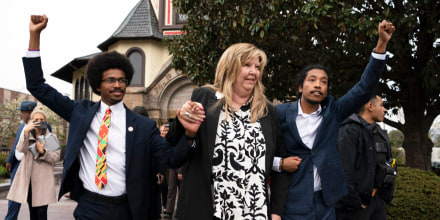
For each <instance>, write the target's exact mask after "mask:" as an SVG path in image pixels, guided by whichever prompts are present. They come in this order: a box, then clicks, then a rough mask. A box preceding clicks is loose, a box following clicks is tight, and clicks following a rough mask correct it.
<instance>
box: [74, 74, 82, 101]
mask: <svg viewBox="0 0 440 220" xmlns="http://www.w3.org/2000/svg"><path fill="white" fill-rule="evenodd" d="M80 99H81V97H80V96H79V80H78V79H77V80H76V81H75V100H76V101H79V100H80Z"/></svg>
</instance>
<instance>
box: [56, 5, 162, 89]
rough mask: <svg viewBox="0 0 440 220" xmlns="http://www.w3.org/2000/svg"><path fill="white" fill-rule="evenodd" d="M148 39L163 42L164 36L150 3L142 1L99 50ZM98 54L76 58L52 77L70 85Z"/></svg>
mask: <svg viewBox="0 0 440 220" xmlns="http://www.w3.org/2000/svg"><path fill="white" fill-rule="evenodd" d="M148 38H151V39H157V40H162V38H163V35H162V33H160V32H159V25H158V22H157V19H156V16H155V15H154V11H153V7H152V6H151V3H150V1H148V0H141V1H139V2H138V3H137V4H136V6H135V7H134V8H133V9H132V10H131V11H130V13H129V14H128V16H127V17H126V18H125V19H124V21H123V22H122V24H121V25H120V26H119V28H118V29H117V30H116V31H115V32H114V33H113V34H112V36H111V37H110V38H109V39H107V40H106V41H104V42H103V43H101V44H100V45H99V46H98V48H99V49H100V50H102V51H107V50H108V46H110V45H111V44H113V43H115V42H116V41H118V40H132V39H148ZM96 54H98V53H95V54H91V55H87V56H83V57H78V58H75V59H73V60H72V61H70V62H69V63H68V64H66V65H65V66H63V67H62V68H61V69H59V70H57V71H56V72H54V73H52V74H51V75H52V76H54V77H56V78H59V79H62V80H64V81H66V82H68V83H72V76H73V72H74V71H75V70H77V69H79V68H81V67H83V66H84V65H86V64H87V62H88V61H89V60H90V59H91V58H92V57H93V56H94V55H96Z"/></svg>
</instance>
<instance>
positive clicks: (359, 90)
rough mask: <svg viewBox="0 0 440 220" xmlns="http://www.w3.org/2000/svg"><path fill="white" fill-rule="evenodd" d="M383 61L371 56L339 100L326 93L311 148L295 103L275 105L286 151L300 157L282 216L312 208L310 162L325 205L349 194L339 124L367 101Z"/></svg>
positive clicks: (377, 79)
mask: <svg viewBox="0 0 440 220" xmlns="http://www.w3.org/2000/svg"><path fill="white" fill-rule="evenodd" d="M385 64H386V60H378V59H375V58H373V57H371V58H370V62H369V63H368V65H367V67H366V68H365V70H364V73H363V74H362V76H361V79H360V81H359V82H358V83H357V84H356V85H354V87H353V88H352V89H350V91H348V93H347V94H345V95H344V96H343V97H341V98H340V99H339V100H335V99H334V97H333V96H327V97H326V98H325V99H324V101H323V102H321V107H322V112H321V115H322V117H323V118H322V122H321V124H320V125H319V127H318V133H317V135H316V139H315V142H314V144H313V149H312V150H310V149H309V148H308V147H307V146H306V145H305V144H304V143H303V142H302V140H301V138H300V136H299V132H298V128H297V127H296V117H297V115H298V102H294V103H284V104H280V105H277V106H276V108H277V111H278V117H279V121H280V125H281V131H282V133H283V137H284V140H285V144H286V148H287V152H288V154H289V155H291V156H299V157H300V158H302V161H301V164H300V166H299V167H298V170H296V171H295V172H294V173H293V174H292V176H291V181H290V186H289V191H288V195H287V200H286V204H285V207H284V214H283V219H291V217H290V215H294V214H304V213H308V212H310V211H311V210H312V207H313V194H314V188H313V182H314V176H313V165H315V166H316V167H317V169H318V172H319V175H320V177H321V186H322V195H323V197H324V202H325V204H326V205H327V206H333V205H334V204H335V203H336V202H337V201H338V200H339V199H340V198H342V197H343V196H344V195H345V194H347V193H348V190H347V184H346V179H345V176H344V170H343V168H342V163H341V160H340V157H339V152H338V146H337V137H338V130H339V124H340V122H342V121H343V120H344V119H345V118H346V117H348V116H349V115H351V114H353V113H354V112H356V111H357V110H358V109H359V108H360V107H361V106H362V105H364V104H365V103H367V102H368V100H369V99H370V98H371V96H372V95H373V94H374V92H375V91H376V87H377V85H378V82H379V79H380V77H381V75H382V72H383V70H384V68H385Z"/></svg>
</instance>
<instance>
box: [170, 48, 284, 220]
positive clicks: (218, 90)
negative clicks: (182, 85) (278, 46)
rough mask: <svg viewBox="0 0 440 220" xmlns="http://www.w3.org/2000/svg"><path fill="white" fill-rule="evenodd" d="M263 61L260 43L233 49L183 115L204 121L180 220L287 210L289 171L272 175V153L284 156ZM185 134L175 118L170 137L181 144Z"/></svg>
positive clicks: (181, 202) (184, 184)
mask: <svg viewBox="0 0 440 220" xmlns="http://www.w3.org/2000/svg"><path fill="white" fill-rule="evenodd" d="M266 63H267V57H266V53H265V52H264V51H262V50H261V49H259V48H257V47H256V46H254V45H252V44H249V43H237V44H234V45H231V46H230V47H229V48H227V49H226V50H225V51H224V53H223V55H222V56H221V58H220V60H219V62H218V64H217V70H216V73H215V80H214V84H213V85H208V86H204V87H202V88H196V89H195V90H194V91H193V93H192V96H191V101H188V102H187V103H185V104H184V105H183V107H182V109H181V110H180V112H178V116H180V118H182V119H183V120H185V121H188V122H192V123H194V124H200V123H201V127H200V129H199V130H198V133H197V136H195V137H194V136H193V137H192V138H195V139H196V142H197V145H198V147H197V148H196V150H195V151H194V152H193V153H192V155H191V157H190V158H189V160H188V161H187V162H186V164H185V166H184V169H183V173H184V175H185V177H184V178H183V180H182V184H181V189H182V190H181V191H180V193H179V197H178V201H177V202H178V204H177V210H176V214H175V216H176V218H178V219H179V220H197V219H200V220H206V219H269V218H270V215H271V213H276V214H278V215H280V214H281V213H282V209H283V206H284V202H285V195H283V194H280V193H278V191H283V189H284V191H287V187H288V184H289V174H288V173H286V172H271V170H272V167H273V165H274V164H273V157H274V155H278V156H283V155H285V154H286V152H285V147H284V144H283V141H282V137H281V131H280V127H279V122H278V116H277V112H276V110H275V108H274V107H273V106H272V105H271V104H270V103H269V102H268V101H267V99H266V96H265V95H264V86H263V84H262V77H263V71H264V67H265V65H266ZM205 112H206V115H205ZM183 120H182V121H183ZM182 136H184V130H183V127H182V125H180V121H178V120H174V121H173V123H172V124H171V126H170V131H169V132H168V134H167V140H168V141H169V142H170V143H176V141H177V140H178V139H179V138H181V137H182ZM287 163H288V161H287V162H285V163H284V164H275V165H276V167H277V168H276V169H279V168H283V165H287ZM280 165H281V166H280ZM269 177H271V186H270V191H271V194H270V195H269V192H268V191H269V186H268V182H269ZM283 184H284V185H283ZM269 196H270V197H271V198H270V199H269Z"/></svg>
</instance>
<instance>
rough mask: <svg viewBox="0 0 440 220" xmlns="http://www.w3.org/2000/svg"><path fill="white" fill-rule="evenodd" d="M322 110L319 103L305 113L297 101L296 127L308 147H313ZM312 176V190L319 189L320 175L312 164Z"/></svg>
mask: <svg viewBox="0 0 440 220" xmlns="http://www.w3.org/2000/svg"><path fill="white" fill-rule="evenodd" d="M321 111H322V108H321V105H319V107H318V110H316V111H315V112H313V113H311V114H306V113H304V112H303V111H302V108H301V100H300V101H298V115H297V116H296V127H297V128H298V133H299V136H300V137H301V140H302V142H303V143H304V144H305V145H306V146H307V147H308V148H309V149H310V150H312V149H313V143H315V138H316V134H317V133H318V128H319V125H321V121H322V116H321V115H320V113H321ZM313 176H314V184H313V188H314V191H315V192H316V191H319V190H321V189H322V187H321V177H320V176H319V172H318V169H317V168H316V166H315V165H313Z"/></svg>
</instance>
